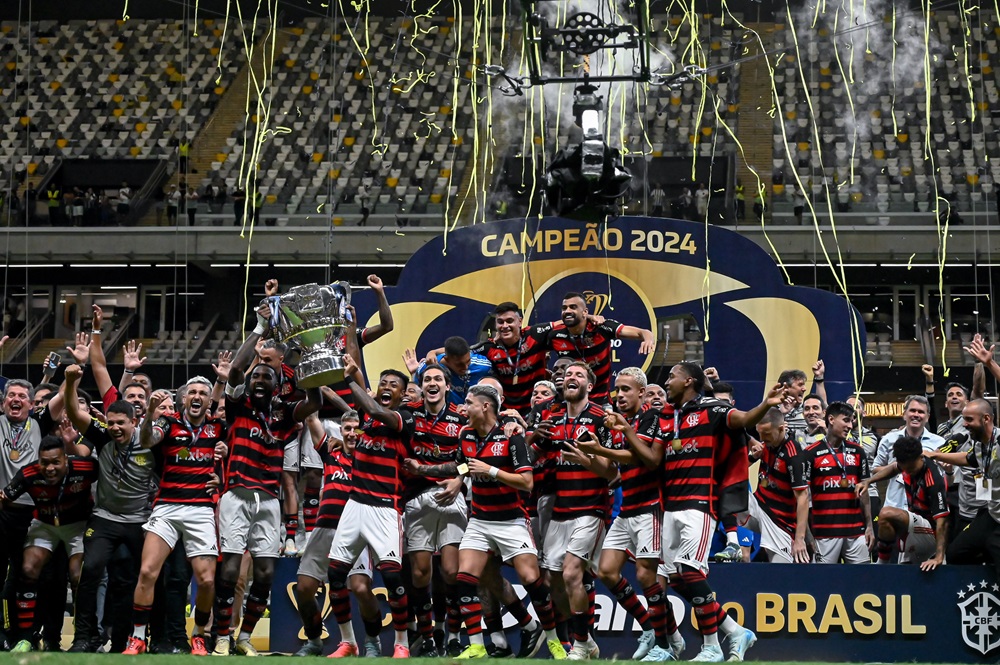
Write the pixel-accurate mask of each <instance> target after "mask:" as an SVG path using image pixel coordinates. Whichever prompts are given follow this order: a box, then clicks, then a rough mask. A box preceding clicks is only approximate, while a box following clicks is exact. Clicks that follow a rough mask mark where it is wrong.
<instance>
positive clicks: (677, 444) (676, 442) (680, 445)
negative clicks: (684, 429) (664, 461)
mask: <svg viewBox="0 0 1000 665" xmlns="http://www.w3.org/2000/svg"><path fill="white" fill-rule="evenodd" d="M670 447H671V448H673V449H674V452H675V453H679V452H680V451H681V448H683V447H684V442H683V441H681V440H680V439H674V440H673V441H671V442H670Z"/></svg>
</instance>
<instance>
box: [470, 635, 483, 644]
mask: <svg viewBox="0 0 1000 665" xmlns="http://www.w3.org/2000/svg"><path fill="white" fill-rule="evenodd" d="M469 644H478V645H479V646H483V634H482V633H476V634H475V635H469Z"/></svg>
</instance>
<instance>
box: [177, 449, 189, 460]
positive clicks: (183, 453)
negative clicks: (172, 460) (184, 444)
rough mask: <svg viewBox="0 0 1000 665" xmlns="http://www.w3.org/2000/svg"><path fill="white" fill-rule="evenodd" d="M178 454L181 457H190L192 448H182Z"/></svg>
mask: <svg viewBox="0 0 1000 665" xmlns="http://www.w3.org/2000/svg"><path fill="white" fill-rule="evenodd" d="M177 456H178V457H179V458H181V459H189V458H190V457H191V449H190V448H181V450H180V452H179V453H177Z"/></svg>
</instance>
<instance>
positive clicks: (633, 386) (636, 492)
mask: <svg viewBox="0 0 1000 665" xmlns="http://www.w3.org/2000/svg"><path fill="white" fill-rule="evenodd" d="M646 385H647V384H646V375H645V374H644V373H643V371H642V370H641V369H639V368H638V367H626V368H624V369H622V370H621V371H619V372H618V375H617V376H616V377H615V391H616V398H615V405H616V406H617V407H618V412H617V413H609V414H608V415H607V417H606V418H605V421H604V422H605V424H606V425H607V426H608V427H610V428H611V430H612V431H613V432H614V434H613V436H614V442H613V448H611V449H609V448H604V447H603V446H599V445H597V444H595V443H594V442H593V441H589V442H583V443H581V444H579V447H580V449H581V450H583V451H584V452H587V453H590V454H594V455H600V456H602V457H607V458H609V459H611V460H612V461H615V462H617V463H618V466H619V470H620V473H621V477H622V483H621V487H622V505H621V510H620V512H619V513H618V517H616V518H615V521H614V522H612V523H611V528H610V529H609V530H608V535H607V537H606V538H605V539H604V549H603V550H602V551H601V560H600V563H599V565H598V575H599V576H600V578H601V581H602V582H604V585H605V586H606V587H608V589H610V590H611V591H612V593H614V595H615V598H616V599H617V600H618V602H619V603H621V604H622V605H623V606H624V607H625V609H626V610H628V612H629V613H630V614H631V615H632V616H633V617H635V619H636V621H638V622H639V625H640V626H642V629H643V633H642V636H640V638H639V648H638V649H636V652H635V653H634V654H632V660H645V661H651V662H662V661H666V660H676V659H677V654H680V653H683V651H684V638H683V637H681V634H680V633H679V632H677V622H676V621H675V620H674V614H673V612H672V611H671V610H670V608H669V606H668V605H667V596H666V593H665V592H664V590H663V586H662V585H661V584H660V582H659V581H658V580H657V579H656V570H657V566H658V565H659V563H660V549H661V547H662V540H663V538H662V536H661V532H660V530H661V528H662V524H663V508H662V506H661V505H660V482H661V471H660V468H659V465H652V466H651V467H647V466H646V465H645V464H643V463H642V461H641V460H640V458H638V457H636V455H635V454H634V453H633V452H632V449H633V448H635V447H637V446H643V447H644V448H650V449H652V451H653V455H656V456H660V457H662V455H663V439H662V437H661V436H660V417H659V413H658V412H656V411H650V410H646V411H644V410H643V409H642V394H643V391H644V390H645V389H646ZM629 556H634V557H635V564H636V567H635V574H636V579H637V580H638V581H639V583H640V584H642V588H643V594H644V595H645V596H646V603H647V605H648V609H647V608H644V607H643V606H642V604H641V603H640V602H639V597H638V596H637V595H636V593H635V590H634V589H633V588H632V584H631V583H630V582H629V581H628V580H627V579H626V578H625V577H623V576H622V574H621V572H622V569H623V568H624V567H625V563H626V562H627V561H628V559H629Z"/></svg>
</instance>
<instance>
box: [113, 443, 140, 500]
mask: <svg viewBox="0 0 1000 665" xmlns="http://www.w3.org/2000/svg"><path fill="white" fill-rule="evenodd" d="M134 449H135V437H134V436H133V437H132V438H130V439H129V440H128V445H127V446H126V447H125V450H123V451H121V452H117V451H116V452H114V453H113V457H112V462H113V466H112V467H111V475H112V476H114V478H115V479H116V480H117V481H118V489H121V488H122V477H124V475H125V467H126V466H128V460H129V458H130V457H132V451H133V450H134Z"/></svg>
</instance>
